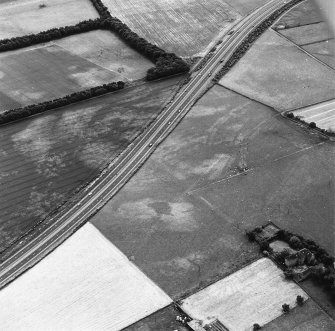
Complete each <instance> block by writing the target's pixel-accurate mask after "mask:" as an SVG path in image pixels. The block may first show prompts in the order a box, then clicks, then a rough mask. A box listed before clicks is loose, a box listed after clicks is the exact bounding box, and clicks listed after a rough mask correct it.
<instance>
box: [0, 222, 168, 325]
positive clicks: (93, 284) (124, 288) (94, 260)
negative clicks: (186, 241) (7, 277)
mask: <svg viewBox="0 0 335 331" xmlns="http://www.w3.org/2000/svg"><path fill="white" fill-rule="evenodd" d="M28 298H29V300H27V299H28ZM0 303H1V304H2V309H1V312H0V319H1V321H2V325H1V328H2V329H3V330H51V329H52V330H112V331H119V330H121V329H122V328H124V327H126V326H128V325H130V324H132V323H134V322H136V321H138V320H140V319H142V318H143V317H146V316H147V315H149V314H151V313H153V312H155V311H157V310H159V309H161V308H163V307H166V306H167V305H169V304H170V303H171V299H170V298H169V297H168V296H167V295H166V294H165V293H164V292H163V291H162V290H160V289H159V288H158V287H157V286H156V285H155V284H154V283H152V281H151V280H150V279H149V278H147V277H146V276H145V275H144V274H143V273H142V272H141V271H140V270H139V269H138V268H136V267H135V266H134V265H133V264H132V263H131V262H130V261H129V260H128V258H127V257H126V256H124V255H123V254H122V253H121V252H120V251H119V250H118V249H117V248H116V247H115V246H114V245H113V244H112V243H110V242H109V241H108V240H106V238H105V237H103V236H102V235H101V233H100V232H99V231H98V230H97V229H96V228H95V227H94V226H93V225H91V224H90V223H87V224H85V225H84V226H83V227H82V228H80V229H79V230H78V231H77V232H76V233H75V234H74V235H73V236H72V237H71V238H69V239H68V240H67V241H66V242H65V243H63V244H62V245H61V246H60V247H58V248H57V249H56V250H55V251H54V252H52V253H51V254H50V255H48V256H47V257H46V258H44V259H43V260H42V261H41V262H40V263H38V264H37V265H36V266H35V267H34V268H33V269H30V270H29V271H27V272H26V273H25V274H24V275H22V276H21V277H20V278H18V279H17V280H16V281H15V282H13V283H11V284H9V285H8V286H7V287H6V288H4V289H2V290H1V292H0ZM18 316H19V318H18Z"/></svg>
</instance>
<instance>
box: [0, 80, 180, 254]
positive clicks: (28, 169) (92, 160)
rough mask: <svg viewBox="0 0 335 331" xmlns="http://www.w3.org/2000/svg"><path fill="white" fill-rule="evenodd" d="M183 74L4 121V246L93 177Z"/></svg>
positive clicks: (0, 162)
mask: <svg viewBox="0 0 335 331" xmlns="http://www.w3.org/2000/svg"><path fill="white" fill-rule="evenodd" d="M180 79H181V78H180V77H179V78H172V79H167V80H164V81H161V82H155V83H147V84H143V85H140V86H137V87H134V88H128V89H125V90H123V91H119V92H116V93H112V94H107V95H105V96H101V97H98V98H94V99H91V100H88V101H85V102H82V103H77V104H74V105H69V106H66V107H63V108H60V109H58V110H53V111H49V112H46V113H44V114H41V115H37V116H34V117H31V118H28V119H25V120H22V121H19V122H15V123H12V124H8V125H3V126H1V127H0V138H1V142H2V143H1V146H0V187H1V191H0V204H1V208H0V209H1V216H0V242H1V246H0V248H3V247H4V246H6V245H8V244H9V243H10V242H11V241H12V240H13V239H15V238H17V237H19V236H20V235H22V234H23V233H25V232H26V231H28V230H29V229H30V228H31V227H32V226H34V224H36V222H38V221H39V220H41V219H42V218H44V217H45V216H46V215H47V214H48V213H50V212H51V211H52V210H54V209H55V208H56V207H57V205H58V204H59V203H61V202H63V201H64V200H66V199H67V198H68V197H69V196H71V194H72V193H73V191H74V190H75V189H76V188H78V187H79V186H81V185H83V184H85V183H86V182H88V181H90V180H92V179H93V178H94V177H95V176H96V175H97V174H98V173H99V171H100V170H101V168H102V167H103V166H104V165H105V164H106V162H108V161H109V160H111V159H113V158H115V157H116V156H117V155H118V154H119V153H120V152H121V151H122V150H123V149H124V148H125V147H126V146H127V145H128V144H129V143H130V142H131V141H132V140H133V139H134V138H135V137H136V136H137V135H138V134H139V133H140V132H141V131H142V130H143V129H144V128H145V126H146V125H148V123H149V122H151V121H152V120H153V119H154V118H155V117H156V116H157V114H158V113H159V112H160V110H161V109H162V107H163V105H164V104H166V103H167V102H168V100H169V99H170V98H171V96H172V95H173V93H174V91H175V90H176V88H177V86H178V85H177V84H178V82H179V80H180Z"/></svg>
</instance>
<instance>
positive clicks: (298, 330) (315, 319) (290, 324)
mask: <svg viewBox="0 0 335 331" xmlns="http://www.w3.org/2000/svg"><path fill="white" fill-rule="evenodd" d="M334 329H335V322H334V320H332V319H331V318H330V317H329V316H328V315H327V314H325V313H324V312H323V311H322V309H320V308H319V307H318V306H317V305H316V304H315V302H314V301H313V300H311V299H309V300H307V301H306V302H305V304H304V305H303V306H302V307H299V306H297V307H296V308H294V309H293V310H291V312H290V313H289V314H287V315H285V314H284V315H282V316H280V317H278V318H277V319H275V320H274V321H272V322H270V323H268V324H266V325H265V326H263V327H262V330H264V331H292V330H294V331H316V330H317V331H333V330H334Z"/></svg>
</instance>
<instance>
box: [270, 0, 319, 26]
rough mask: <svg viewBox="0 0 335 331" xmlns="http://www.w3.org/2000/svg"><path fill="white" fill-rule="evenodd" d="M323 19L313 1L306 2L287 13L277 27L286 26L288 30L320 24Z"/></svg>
mask: <svg viewBox="0 0 335 331" xmlns="http://www.w3.org/2000/svg"><path fill="white" fill-rule="evenodd" d="M322 21H323V18H322V17H321V15H320V12H319V11H318V10H317V7H316V5H315V3H314V1H312V0H306V1H303V2H301V3H299V4H298V5H297V6H294V7H293V8H292V9H290V10H289V11H288V12H286V13H285V15H283V16H282V17H281V18H280V19H279V20H278V21H277V24H276V25H284V26H285V28H286V29H289V28H294V27H297V26H303V25H308V24H315V23H320V22H322Z"/></svg>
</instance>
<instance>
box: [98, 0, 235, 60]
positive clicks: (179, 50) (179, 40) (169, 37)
mask: <svg viewBox="0 0 335 331" xmlns="http://www.w3.org/2000/svg"><path fill="white" fill-rule="evenodd" d="M103 3H104V4H105V5H106V6H107V7H108V8H109V10H110V13H111V15H112V16H115V17H118V18H119V19H120V20H121V21H123V22H124V23H126V24H127V25H128V26H129V27H130V28H131V29H132V30H133V31H135V32H136V33H138V34H139V35H140V36H141V37H143V38H145V39H146V40H148V41H150V42H152V43H153V44H156V45H158V46H159V47H161V48H163V49H164V50H165V51H167V52H173V53H176V54H177V55H179V56H185V57H190V56H199V55H202V54H204V52H205V50H206V49H207V48H208V47H210V46H209V43H210V41H211V40H212V39H213V38H215V37H216V36H217V35H218V34H219V33H220V32H221V31H222V32H223V31H228V30H229V29H230V27H231V26H232V24H233V22H235V21H236V20H238V19H240V18H241V15H240V14H238V13H237V12H236V11H235V10H234V9H233V8H232V7H231V6H229V5H227V4H226V3H225V2H223V1H220V0H212V1H206V0H187V1H180V0H170V1H165V0H123V1H119V0H103Z"/></svg>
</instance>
